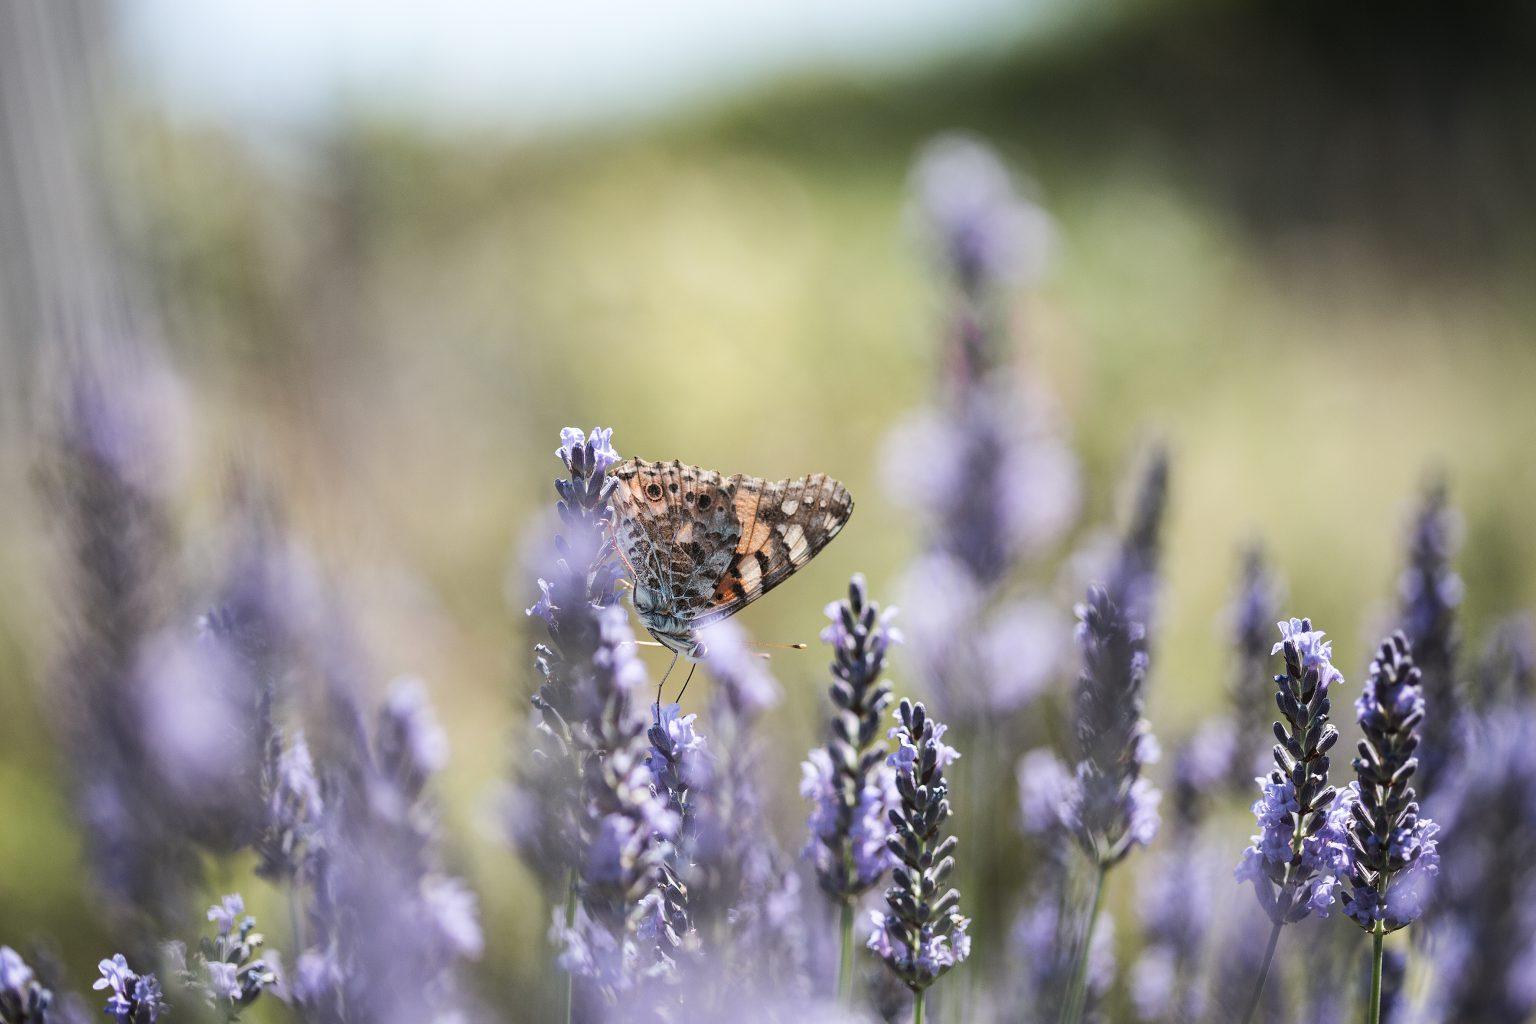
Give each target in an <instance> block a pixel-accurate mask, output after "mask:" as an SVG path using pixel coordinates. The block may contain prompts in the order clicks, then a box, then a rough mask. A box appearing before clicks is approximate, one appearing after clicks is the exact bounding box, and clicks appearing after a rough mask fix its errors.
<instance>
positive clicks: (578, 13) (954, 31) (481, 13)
mask: <svg viewBox="0 0 1536 1024" xmlns="http://www.w3.org/2000/svg"><path fill="white" fill-rule="evenodd" d="M1056 3H1057V0H771V2H770V0H761V2H735V0H542V2H541V0H502V2H495V0H432V2H428V0H420V2H416V3H409V2H405V0H218V2H210V0H121V10H122V15H123V26H124V29H125V35H126V38H127V40H128V44H129V51H130V54H131V56H132V59H133V63H134V66H135V70H136V71H137V73H138V74H139V76H140V77H141V78H142V80H143V81H144V82H145V83H146V84H148V85H149V86H150V87H151V88H153V89H154V90H155V91H156V92H157V93H160V94H162V95H163V96H164V97H165V100H166V102H167V104H168V105H169V106H170V107H171V108H172V109H179V110H183V111H187V112H190V113H192V114H195V115H197V116H214V117H218V118H221V119H228V120H231V121H234V122H237V123H243V124H246V125H249V126H251V127H254V128H257V129H260V130H270V129H279V130H281V129H283V128H286V127H291V126H301V125H303V124H305V123H306V122H309V121H312V120H314V119H316V118H323V117H325V116H326V115H327V114H329V113H330V112H332V111H334V110H335V109H336V107H337V106H338V105H351V106H379V107H384V108H387V109H393V110H397V111H402V110H403V111H407V112H412V113H416V114H419V115H421V116H422V117H424V118H425V119H426V120H428V121H429V122H431V123H463V122H466V121H467V122H471V123H473V122H477V121H478V122H483V123H491V124H497V125H502V126H506V127H510V128H513V129H515V130H536V129H539V128H545V127H549V126H559V125H568V124H572V123H581V122H584V121H591V120H593V119H602V118H607V117H614V116H626V115H634V114H638V113H647V112H654V111H657V110H663V109H666V108H667V107H668V106H671V105H675V104H677V103H678V102H683V101H688V100H692V99H703V100H706V101H707V100H708V99H710V98H712V97H718V96H724V95H728V94H730V93H732V92H736V91H741V90H743V89H747V88H750V87H752V86H754V85H759V84H762V83H764V82H767V81H771V80H773V79H774V78H776V77H781V76H785V75H792V74H794V73H796V72H801V71H806V70H849V71H858V70H868V69H878V68H881V67H884V66H890V65H894V64H899V63H901V62H903V61H908V60H912V59H914V58H919V59H920V58H923V57H928V56H939V55H943V54H945V53H953V52H957V51H965V50H967V49H974V48H976V47H978V46H986V45H988V44H989V43H993V44H995V43H997V42H998V41H999V40H1001V39H1007V38H1016V37H1017V35H1018V34H1020V33H1022V32H1023V31H1024V30H1025V27H1026V25H1027V24H1029V23H1031V22H1032V20H1034V21H1036V22H1037V21H1038V19H1040V18H1041V17H1042V16H1043V15H1044V13H1045V12H1046V11H1047V10H1052V9H1057V7H1056Z"/></svg>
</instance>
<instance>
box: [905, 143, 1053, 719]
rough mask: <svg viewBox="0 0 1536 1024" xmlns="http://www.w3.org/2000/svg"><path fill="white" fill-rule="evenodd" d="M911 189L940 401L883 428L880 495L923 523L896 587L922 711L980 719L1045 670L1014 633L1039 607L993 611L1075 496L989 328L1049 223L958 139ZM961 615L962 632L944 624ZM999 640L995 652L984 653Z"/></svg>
mask: <svg viewBox="0 0 1536 1024" xmlns="http://www.w3.org/2000/svg"><path fill="white" fill-rule="evenodd" d="M912 189H913V195H914V214H915V219H916V220H917V222H918V225H919V228H920V231H921V233H922V234H923V236H924V238H925V241H926V242H927V243H928V246H929V248H930V251H931V252H932V253H933V254H934V255H935V257H936V262H937V264H938V265H939V267H940V269H941V271H942V272H943V274H944V276H945V277H946V279H947V280H948V282H949V284H950V289H949V291H948V293H947V296H946V302H947V311H946V315H947V317H948V330H947V334H948V344H947V345H946V348H945V364H946V365H945V370H946V372H945V374H944V381H945V388H944V390H943V392H942V395H941V401H940V403H939V405H938V406H937V407H936V408H932V409H926V410H922V411H919V412H917V413H915V414H914V415H912V416H911V417H909V418H908V419H907V420H906V421H904V422H903V423H901V424H900V425H898V426H897V428H896V429H895V430H894V431H893V432H892V434H891V436H890V438H889V441H888V443H887V445H886V454H885V458H884V462H885V467H886V474H885V475H886V477H887V479H888V481H889V484H890V490H891V493H892V496H893V497H894V498H895V499H896V500H898V501H899V502H901V503H903V504H905V505H907V506H908V507H910V508H911V509H912V510H913V511H914V512H915V513H917V514H919V515H920V516H921V517H922V518H923V520H924V521H925V523H926V525H927V531H928V543H927V545H926V547H927V552H926V553H925V554H924V555H923V556H922V557H921V558H920V559H919V560H918V561H917V562H916V563H914V564H913V565H912V567H911V568H910V569H909V571H908V572H907V573H906V574H905V578H904V579H905V582H904V583H903V584H902V586H901V594H902V598H903V602H904V604H909V605H910V607H909V611H910V612H912V613H913V614H912V621H913V624H914V628H917V627H925V628H922V629H921V631H920V632H921V635H914V636H913V637H912V641H913V644H912V650H913V657H914V660H915V663H916V664H917V666H918V667H919V668H920V669H921V671H922V672H923V675H924V677H925V682H926V685H927V689H928V692H929V693H930V694H931V695H932V698H933V700H934V701H935V706H936V707H937V708H938V710H939V711H940V713H941V714H943V715H944V716H945V717H947V718H950V719H956V720H958V719H964V720H966V721H985V720H986V718H987V716H989V715H993V714H995V713H997V712H1011V711H1015V710H1017V709H1019V708H1021V707H1023V706H1024V705H1026V704H1027V703H1029V702H1030V701H1031V700H1033V699H1034V698H1035V697H1036V696H1037V695H1038V694H1039V693H1040V692H1041V690H1042V689H1043V688H1044V686H1045V684H1046V683H1047V682H1048V681H1049V680H1050V678H1051V676H1052V675H1053V674H1054V670H1055V668H1056V664H1057V663H1056V660H1055V657H1054V655H1055V654H1056V653H1058V652H1057V650H1056V647H1055V645H1053V644H1050V643H1048V642H1041V643H1036V644H1023V643H1020V642H1019V641H1018V637H1017V633H1018V628H1019V626H1020V625H1021V624H1026V625H1028V624H1031V623H1032V624H1036V626H1037V627H1038V626H1039V624H1041V623H1043V622H1045V621H1046V620H1047V619H1048V618H1049V605H1048V604H1045V603H1043V602H1041V601H1039V600H1038V599H1032V598H1030V597H1028V596H1027V595H1026V596H1024V597H1022V598H1020V599H1017V600H1014V601H1010V602H1008V603H1006V604H1005V605H1004V606H1002V607H997V606H996V605H997V602H998V600H999V598H1000V597H1001V595H1002V588H1003V585H1004V584H1005V583H1006V582H1007V581H1008V580H1009V578H1010V577H1012V576H1015V575H1016V573H1017V570H1018V569H1020V568H1021V567H1022V566H1023V565H1024V564H1025V563H1026V561H1027V560H1028V559H1030V558H1031V557H1035V556H1038V555H1040V554H1041V553H1043V552H1044V551H1046V550H1048V549H1049V548H1050V546H1051V545H1052V544H1053V543H1054V542H1055V541H1057V540H1058V539H1059V538H1060V537H1061V535H1062V534H1063V533H1064V532H1065V531H1066V530H1067V529H1068V528H1069V527H1070V526H1071V524H1072V521H1073V519H1074V517H1075V515H1076V511H1077V507H1078V502H1079V493H1080V485H1079V480H1078V466H1077V461H1076V459H1075V457H1074V456H1073V454H1072V452H1071V449H1070V448H1069V447H1068V445H1067V444H1066V443H1065V442H1064V441H1063V440H1062V437H1061V435H1060V433H1059V431H1058V429H1057V427H1056V424H1055V422H1054V416H1053V415H1052V413H1051V411H1050V409H1049V407H1048V403H1047V402H1046V400H1045V398H1044V396H1043V395H1041V394H1037V393H1032V392H1031V391H1030V390H1029V389H1022V388H1020V386H1019V385H1018V382H1017V381H1016V380H1014V379H1013V374H1012V367H1011V365H1010V364H1011V362H1012V360H1011V358H1010V357H1011V353H1010V351H1009V348H1010V346H1009V342H1008V338H1007V331H1006V329H1005V326H1004V325H1005V322H1006V316H1005V315H1004V305H1005V303H1004V302H1003V298H1004V296H1005V294H1006V291H1007V289H1008V288H1009V287H1010V286H1012V285H1015V284H1018V283H1023V282H1027V281H1032V280H1034V279H1035V278H1037V277H1038V276H1039V274H1040V272H1041V271H1042V269H1043V267H1044V264H1045V256H1046V251H1047V249H1048V247H1049V240H1050V234H1051V228H1050V222H1049V218H1048V217H1047V216H1046V214H1045V213H1044V212H1043V211H1042V210H1041V209H1040V208H1039V207H1038V206H1036V205H1034V204H1033V203H1031V202H1029V201H1028V200H1026V199H1023V198H1022V197H1021V196H1019V195H1018V193H1017V191H1016V189H1015V187H1014V183H1013V181H1012V180H1011V176H1010V175H1009V173H1008V171H1007V169H1006V168H1005V167H1004V166H1003V164H1002V162H1001V161H1000V160H999V159H998V158H997V156H996V155H995V154H994V153H993V152H992V151H991V150H990V149H988V148H987V147H986V146H984V145H982V144H981V143H979V142H977V141H974V140H971V139H967V138H961V137H946V138H942V139H939V140H936V141H935V142H933V143H932V144H930V145H929V146H928V147H927V149H925V151H924V152H923V154H922V156H921V157H920V159H919V160H918V163H917V166H916V168H915V170H914V172H913V185H912ZM961 623H963V624H964V627H965V628H964V630H963V631H961V630H958V629H953V628H949V626H951V625H959V624H961ZM1032 632H1033V633H1034V634H1036V635H1039V636H1041V637H1045V638H1049V637H1050V636H1051V635H1053V631H1052V630H1051V629H1050V628H1049V627H1043V628H1034V629H1033V630H1032ZM962 635H963V636H964V637H965V642H964V643H961V642H958V641H959V638H960V637H961V636H962ZM977 636H982V637H983V638H984V639H983V641H982V642H981V643H977V642H976V638H977ZM990 638H995V639H990ZM999 648H1001V649H1003V650H1006V652H1007V655H1006V656H1005V657H1003V658H991V657H989V656H988V655H989V652H991V651H994V650H997V649H999Z"/></svg>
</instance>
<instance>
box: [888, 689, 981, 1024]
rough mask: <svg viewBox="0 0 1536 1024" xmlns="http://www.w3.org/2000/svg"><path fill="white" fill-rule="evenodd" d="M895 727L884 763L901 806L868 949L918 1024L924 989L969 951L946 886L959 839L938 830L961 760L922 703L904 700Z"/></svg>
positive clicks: (952, 892) (895, 813)
mask: <svg viewBox="0 0 1536 1024" xmlns="http://www.w3.org/2000/svg"><path fill="white" fill-rule="evenodd" d="M896 722H897V724H896V727H895V728H894V729H892V730H891V739H893V740H895V741H896V744H897V746H896V752H895V753H893V754H892V755H891V756H890V759H889V761H888V762H887V763H888V764H889V765H890V767H891V768H892V769H894V770H895V773H896V792H897V793H898V794H899V796H900V801H899V802H898V804H897V805H896V806H895V807H893V808H891V810H890V822H891V834H890V837H889V838H888V839H887V840H886V846H887V848H888V849H889V850H890V853H891V857H892V859H893V860H894V864H893V865H892V868H891V875H892V878H893V880H894V883H895V884H893V885H892V886H890V888H888V889H886V890H885V904H886V909H885V911H883V912H881V911H875V912H874V913H873V920H874V925H875V930H874V932H873V933H872V934H871V935H870V937H869V943H868V945H869V948H870V949H872V950H874V951H875V953H876V955H878V956H879V957H880V959H882V960H884V961H885V965H886V966H887V967H888V968H890V970H891V972H892V973H893V974H894V975H895V976H896V977H897V978H899V979H900V980H901V982H902V984H904V985H906V986H907V988H909V989H910V990H911V991H912V995H913V998H914V1000H915V1004H914V1010H913V1013H914V1017H913V1019H914V1021H915V1022H916V1024H922V1021H923V1007H924V1001H925V996H926V993H927V991H928V987H929V986H930V985H932V984H933V983H934V982H935V981H937V980H938V979H939V978H940V977H942V976H943V975H944V974H946V973H948V971H949V970H950V969H951V968H952V967H954V966H955V965H956V964H959V963H960V962H961V961H963V960H964V959H965V958H966V957H968V956H970V953H971V938H970V936H969V935H967V934H966V929H967V928H969V927H970V921H968V920H967V919H966V918H965V917H963V916H962V915H961V914H960V892H959V890H957V889H955V888H953V887H951V886H949V877H950V875H951V874H953V873H954V869H955V858H954V851H955V846H956V843H957V840H956V839H955V837H954V836H945V835H944V830H943V826H944V822H945V821H946V820H947V819H948V818H949V816H950V807H949V784H948V783H947V782H946V781H945V779H944V769H945V768H947V767H949V766H950V765H951V764H953V763H954V761H955V759H956V758H958V757H959V756H960V755H959V753H958V752H957V751H956V750H955V748H953V747H951V746H949V745H948V744H947V743H945V742H944V732H945V727H944V726H943V725H942V724H940V723H938V722H935V721H934V720H933V719H932V718H929V717H928V712H927V709H925V708H924V707H923V705H922V704H917V705H913V704H912V703H911V702H910V701H906V700H903V701H902V702H901V704H900V706H899V707H897V709H896Z"/></svg>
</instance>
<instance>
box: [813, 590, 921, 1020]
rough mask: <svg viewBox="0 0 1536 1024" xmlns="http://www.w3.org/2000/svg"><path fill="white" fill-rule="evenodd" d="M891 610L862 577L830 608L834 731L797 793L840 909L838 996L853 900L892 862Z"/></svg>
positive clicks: (820, 876) (825, 883)
mask: <svg viewBox="0 0 1536 1024" xmlns="http://www.w3.org/2000/svg"><path fill="white" fill-rule="evenodd" d="M894 614H895V609H893V608H888V609H886V610H885V611H884V612H881V610H880V606H879V604H877V603H876V602H874V601H872V600H870V597H869V592H868V588H867V587H866V586H865V583H864V577H863V576H854V577H853V579H852V580H851V581H850V582H849V584H848V598H847V599H846V600H844V601H837V602H834V603H832V604H829V605H828V606H827V617H828V618H829V619H831V620H832V622H831V625H829V626H827V628H826V629H824V630H822V633H821V639H822V640H823V641H824V642H825V643H828V644H830V645H831V646H832V651H833V660H832V677H833V681H832V686H831V687H830V688H829V690H828V693H829V694H830V695H831V698H832V705H833V708H834V711H833V715H832V722H831V736H830V737H829V738H828V740H827V744H826V746H824V747H821V748H818V749H816V750H813V751H811V753H810V757H809V758H808V759H807V760H806V762H805V763H804V766H803V769H802V770H803V779H802V781H801V784H800V792H801V795H803V796H804V797H806V798H807V799H808V800H810V801H811V816H810V822H809V825H810V833H811V834H810V839H809V841H808V842H807V843H806V847H805V854H806V856H807V857H808V858H809V859H810V861H811V864H812V866H813V867H814V868H815V869H816V880H817V882H819V883H820V885H821V889H822V891H823V892H824V893H826V894H827V896H828V897H829V898H831V899H832V900H833V901H834V902H835V903H836V904H838V906H839V907H840V909H841V913H842V956H841V958H840V968H839V973H838V990H839V994H841V995H846V994H847V992H848V991H849V990H850V986H851V984H852V975H853V912H854V902H855V901H856V900H857V899H858V898H859V897H860V896H862V895H863V894H864V893H866V892H868V891H869V890H870V889H872V888H873V887H874V886H875V885H876V884H877V883H878V882H879V881H880V879H881V877H882V876H883V875H884V874H885V872H886V869H887V868H889V867H890V860H891V854H890V851H889V850H888V849H887V847H886V837H887V836H888V835H889V834H890V828H891V826H890V823H889V822H888V821H887V820H886V818H887V814H888V813H889V811H890V809H891V808H892V807H893V805H894V803H895V800H896V791H895V778H894V775H893V773H892V771H891V769H890V767H889V766H888V765H887V764H885V745H884V744H883V743H882V742H881V741H880V731H881V730H880V719H881V718H882V716H883V715H884V712H885V709H886V707H887V706H888V705H889V704H890V701H891V686H890V683H888V682H887V681H886V680H885V679H884V678H883V674H884V671H885V656H886V652H887V651H888V650H889V648H890V645H891V643H892V642H894V641H897V640H899V639H900V634H899V633H898V632H897V631H896V630H895V629H893V628H892V627H891V625H890V621H891V618H892V616H893V615H894Z"/></svg>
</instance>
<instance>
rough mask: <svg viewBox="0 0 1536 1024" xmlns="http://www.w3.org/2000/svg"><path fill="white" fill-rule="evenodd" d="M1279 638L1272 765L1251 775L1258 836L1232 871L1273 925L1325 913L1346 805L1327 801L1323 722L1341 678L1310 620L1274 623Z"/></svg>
mask: <svg viewBox="0 0 1536 1024" xmlns="http://www.w3.org/2000/svg"><path fill="white" fill-rule="evenodd" d="M1280 635H1281V637H1282V639H1281V641H1280V642H1279V643H1277V644H1275V647H1274V650H1273V651H1272V652H1271V653H1272V654H1278V653H1280V652H1281V651H1284V653H1285V669H1286V671H1285V674H1284V675H1278V676H1275V683H1276V684H1277V685H1278V686H1279V692H1278V693H1277V694H1276V697H1275V699H1276V702H1277V703H1278V705H1279V707H1280V714H1281V716H1282V718H1283V719H1284V722H1283V724H1282V723H1281V722H1276V723H1275V737H1276V738H1277V739H1278V740H1279V741H1280V742H1279V743H1278V744H1276V746H1275V748H1274V751H1273V753H1274V758H1275V763H1276V765H1277V766H1278V767H1277V768H1276V769H1275V770H1273V771H1271V772H1270V774H1269V777H1268V778H1264V779H1259V780H1257V781H1258V783H1259V788H1260V790H1261V791H1262V796H1261V797H1260V799H1259V800H1258V801H1257V802H1256V803H1255V804H1254V805H1253V813H1254V816H1255V817H1256V818H1257V819H1258V823H1259V834H1258V835H1255V836H1254V837H1253V840H1252V843H1251V845H1250V846H1249V847H1248V849H1247V850H1245V851H1244V852H1243V860H1242V863H1241V864H1240V865H1239V866H1238V869H1237V878H1238V880H1239V881H1247V882H1252V883H1253V887H1254V891H1255V893H1257V894H1258V898H1259V904H1260V905H1261V906H1262V907H1263V908H1264V912H1265V913H1266V914H1268V915H1269V919H1270V920H1271V921H1273V922H1274V923H1275V924H1276V925H1277V926H1278V925H1282V924H1290V923H1292V922H1294V921H1300V920H1301V919H1302V918H1304V917H1306V916H1308V915H1309V914H1313V913H1315V914H1317V915H1318V916H1319V917H1327V916H1328V911H1329V908H1330V907H1331V906H1332V904H1333V900H1334V895H1335V893H1336V892H1337V890H1338V888H1339V885H1340V882H1341V878H1342V876H1343V875H1344V873H1345V872H1346V870H1347V869H1348V867H1349V847H1348V836H1347V834H1346V831H1345V825H1346V823H1347V821H1348V820H1349V809H1348V807H1347V806H1345V805H1344V803H1336V802H1335V800H1334V797H1335V796H1336V795H1337V790H1335V789H1334V788H1333V787H1332V786H1330V785H1328V763H1329V762H1328V751H1329V750H1330V749H1332V748H1333V745H1334V744H1335V743H1337V742H1338V739H1339V732H1338V730H1337V729H1335V728H1334V727H1333V726H1332V725H1331V724H1329V722H1328V713H1329V711H1330V709H1331V707H1332V705H1331V702H1330V700H1329V697H1328V690H1329V687H1330V686H1331V685H1332V684H1333V683H1335V682H1343V681H1344V677H1343V675H1342V674H1341V673H1340V672H1339V670H1338V669H1336V668H1334V667H1333V662H1332V661H1331V660H1330V659H1331V658H1332V656H1333V644H1332V642H1331V641H1327V640H1324V639H1323V636H1324V634H1323V633H1322V632H1320V631H1314V630H1313V629H1312V622H1311V620H1310V619H1291V620H1289V621H1288V622H1281V623H1280Z"/></svg>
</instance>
